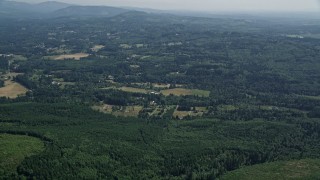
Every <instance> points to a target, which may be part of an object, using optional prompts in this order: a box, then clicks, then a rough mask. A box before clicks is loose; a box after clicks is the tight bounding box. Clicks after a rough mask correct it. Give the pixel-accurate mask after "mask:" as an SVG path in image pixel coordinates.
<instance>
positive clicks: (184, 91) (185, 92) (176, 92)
mask: <svg viewBox="0 0 320 180" xmlns="http://www.w3.org/2000/svg"><path fill="white" fill-rule="evenodd" d="M161 93H162V94H163V95H165V96H169V95H170V94H172V95H175V96H187V95H194V96H201V97H209V95H210V91H205V90H200V89H184V88H175V89H166V90H162V91H161Z"/></svg>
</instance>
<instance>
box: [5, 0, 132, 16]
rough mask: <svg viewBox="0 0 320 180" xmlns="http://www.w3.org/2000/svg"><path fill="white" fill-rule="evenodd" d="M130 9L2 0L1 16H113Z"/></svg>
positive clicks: (53, 2) (54, 2)
mask: <svg viewBox="0 0 320 180" xmlns="http://www.w3.org/2000/svg"><path fill="white" fill-rule="evenodd" d="M128 11H130V10H127V9H122V8H115V7H108V6H78V5H72V4H67V3H61V2H56V1H48V2H43V3H38V4H29V3H24V2H16V1H5V0H2V1H0V17H19V18H52V17H68V16H104V17H111V16H115V15H119V14H121V13H125V12H128Z"/></svg>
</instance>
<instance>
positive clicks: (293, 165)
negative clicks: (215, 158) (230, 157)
mask: <svg viewBox="0 0 320 180" xmlns="http://www.w3.org/2000/svg"><path fill="white" fill-rule="evenodd" d="M221 179H222V180H229V179H230V180H232V179H236V180H270V179H275V180H287V179H297V180H311V179H320V160H319V159H315V160H312V159H304V160H294V161H279V162H273V163H265V164H259V165H254V166H248V167H244V168H241V169H238V170H235V171H231V172H229V173H227V174H226V175H224V176H222V178H221Z"/></svg>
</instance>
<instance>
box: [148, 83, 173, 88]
mask: <svg viewBox="0 0 320 180" xmlns="http://www.w3.org/2000/svg"><path fill="white" fill-rule="evenodd" d="M152 86H153V87H155V88H169V87H170V84H163V83H152Z"/></svg>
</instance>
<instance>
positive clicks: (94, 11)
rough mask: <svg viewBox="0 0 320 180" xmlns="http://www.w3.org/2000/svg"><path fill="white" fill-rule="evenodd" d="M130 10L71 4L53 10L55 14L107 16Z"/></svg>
mask: <svg viewBox="0 0 320 180" xmlns="http://www.w3.org/2000/svg"><path fill="white" fill-rule="evenodd" d="M129 11H130V10H127V9H122V8H116V7H108V6H69V7H66V8H63V9H60V10H57V11H55V12H53V14H54V16H105V17H112V16H116V15H119V14H122V13H126V12H129Z"/></svg>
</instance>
